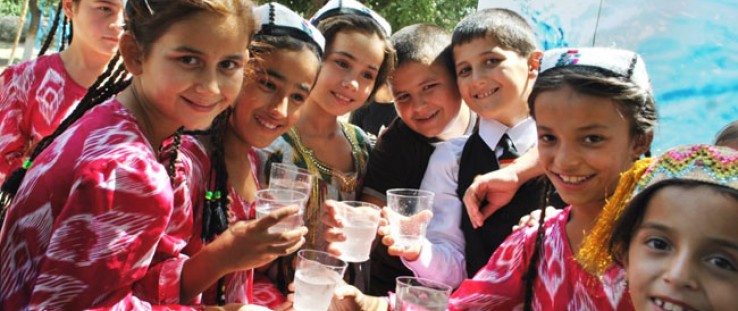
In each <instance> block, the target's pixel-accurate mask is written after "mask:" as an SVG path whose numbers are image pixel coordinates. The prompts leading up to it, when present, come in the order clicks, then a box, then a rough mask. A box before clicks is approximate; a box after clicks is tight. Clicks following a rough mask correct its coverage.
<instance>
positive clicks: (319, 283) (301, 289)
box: [293, 250, 348, 311]
mask: <svg viewBox="0 0 738 311" xmlns="http://www.w3.org/2000/svg"><path fill="white" fill-rule="evenodd" d="M347 265H348V264H347V263H346V262H345V261H343V260H341V259H338V258H336V257H335V256H333V255H331V254H328V253H326V252H321V251H316V250H301V251H299V252H297V269H295V300H294V304H293V307H294V309H295V310H298V311H326V310H328V307H329V306H330V304H331V299H333V290H334V289H335V287H336V284H338V282H340V281H341V279H342V278H343V273H344V272H346V266H347Z"/></svg>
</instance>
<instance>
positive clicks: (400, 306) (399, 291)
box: [395, 276, 451, 311]
mask: <svg viewBox="0 0 738 311" xmlns="http://www.w3.org/2000/svg"><path fill="white" fill-rule="evenodd" d="M395 280H396V281H397V285H396V288H395V310H399V311H411V310H412V311H445V310H446V309H447V308H448V297H449V295H451V286H448V285H446V284H443V283H440V282H436V281H433V280H429V279H424V278H417V277H410V276H400V277H397V278H396V279H395Z"/></svg>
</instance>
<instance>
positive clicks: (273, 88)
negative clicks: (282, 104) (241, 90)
mask: <svg viewBox="0 0 738 311" xmlns="http://www.w3.org/2000/svg"><path fill="white" fill-rule="evenodd" d="M257 83H258V84H259V88H260V89H261V90H262V91H264V92H266V93H278V92H279V86H278V85H277V84H275V83H273V82H272V81H271V80H269V78H268V77H266V76H261V77H259V78H258V80H257ZM277 95H278V94H277ZM285 96H287V97H289V99H290V101H291V102H293V103H296V104H298V105H300V104H302V103H304V102H305V100H307V94H306V93H305V94H303V93H301V92H295V93H291V94H288V95H285Z"/></svg>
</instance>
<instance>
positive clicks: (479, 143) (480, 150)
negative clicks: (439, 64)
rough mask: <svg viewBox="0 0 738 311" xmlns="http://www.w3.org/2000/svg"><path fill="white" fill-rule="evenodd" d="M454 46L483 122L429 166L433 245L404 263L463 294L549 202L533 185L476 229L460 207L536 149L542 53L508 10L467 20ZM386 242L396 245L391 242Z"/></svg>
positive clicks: (409, 253) (460, 77)
mask: <svg viewBox="0 0 738 311" xmlns="http://www.w3.org/2000/svg"><path fill="white" fill-rule="evenodd" d="M451 45H452V51H453V60H454V65H455V72H456V78H457V85H458V88H459V91H460V94H461V97H462V98H463V99H464V101H465V102H466V103H467V105H469V107H470V108H471V110H472V111H474V112H476V113H477V115H479V118H480V122H479V126H478V129H476V130H475V131H474V133H473V134H472V135H471V136H470V137H469V138H468V139H467V137H459V138H456V139H452V140H450V141H448V142H446V143H444V144H441V145H439V146H438V147H437V148H436V150H435V152H434V153H433V155H432V157H431V159H430V162H429V164H428V167H432V168H433V169H430V170H428V171H426V173H425V176H424V178H423V182H422V184H421V189H425V190H430V191H432V192H434V193H435V200H434V204H433V214H434V216H433V219H432V220H431V222H430V224H429V226H428V233H427V239H425V240H424V241H423V243H422V245H421V246H419V247H415V248H410V249H405V250H403V251H401V252H400V255H401V257H402V260H403V262H404V263H405V265H406V266H407V267H408V268H410V269H411V270H413V272H414V273H415V274H416V275H417V276H420V277H426V278H430V279H434V280H437V281H441V282H444V283H446V284H448V285H451V286H453V287H456V286H458V285H459V284H460V283H461V281H462V280H464V279H466V278H467V276H468V275H474V274H475V273H476V272H477V270H478V269H479V268H481V267H482V266H483V265H484V264H485V263H486V262H487V260H488V259H489V257H490V255H491V254H492V253H493V252H494V250H495V249H496V248H497V246H498V245H499V244H500V243H501V242H502V241H503V240H504V239H505V238H506V237H507V235H508V234H509V233H510V232H511V230H512V226H513V225H515V224H517V223H518V220H519V219H520V218H521V217H522V216H524V215H527V214H528V213H529V212H530V211H532V210H533V209H535V208H536V207H537V206H539V204H538V200H539V199H540V198H541V197H542V196H543V193H542V191H543V190H542V185H541V184H540V182H539V181H534V182H530V183H527V184H525V185H523V186H522V187H521V188H520V190H519V191H518V192H517V193H516V195H515V197H513V198H512V201H511V202H510V203H509V204H508V205H506V206H504V207H502V208H501V209H500V210H498V211H497V212H495V214H493V215H492V216H491V217H490V218H488V219H487V220H486V221H485V222H484V225H482V226H481V228H477V229H475V228H473V225H472V223H471V221H470V219H469V216H468V214H467V213H466V212H465V211H464V206H463V202H462V201H461V198H463V195H464V192H465V191H466V188H468V186H469V185H470V184H471V183H472V181H473V178H474V177H475V176H476V175H478V174H483V173H486V172H490V171H494V170H497V169H499V168H501V167H503V166H505V164H507V163H509V161H510V160H509V158H513V155H515V154H516V153H517V154H522V153H525V152H527V151H528V150H530V149H531V148H533V147H534V146H535V145H536V142H537V139H538V138H537V134H536V126H535V123H534V121H533V120H532V119H531V118H530V116H529V114H528V105H527V98H528V95H529V94H530V90H531V88H532V86H533V83H534V82H535V79H536V77H537V75H538V66H539V59H540V57H541V55H542V53H541V51H539V50H537V49H536V46H535V35H534V33H533V30H532V29H531V28H530V26H529V25H528V24H527V22H526V21H525V20H524V19H523V18H522V17H520V16H519V15H518V14H516V13H514V12H512V11H509V10H505V9H487V10H482V11H479V12H476V13H473V14H471V15H469V16H467V17H466V18H464V19H463V20H462V21H461V22H459V24H458V25H457V26H456V28H455V29H454V32H453V36H452V43H451ZM492 159H495V160H492ZM388 238H390V239H389V241H388ZM383 242H385V244H391V242H392V241H391V237H385V239H384V240H383ZM390 250H391V251H394V250H395V249H394V248H392V247H390ZM467 272H468V274H467Z"/></svg>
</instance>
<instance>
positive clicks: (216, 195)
mask: <svg viewBox="0 0 738 311" xmlns="http://www.w3.org/2000/svg"><path fill="white" fill-rule="evenodd" d="M215 199H216V200H218V199H220V191H215Z"/></svg>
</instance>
